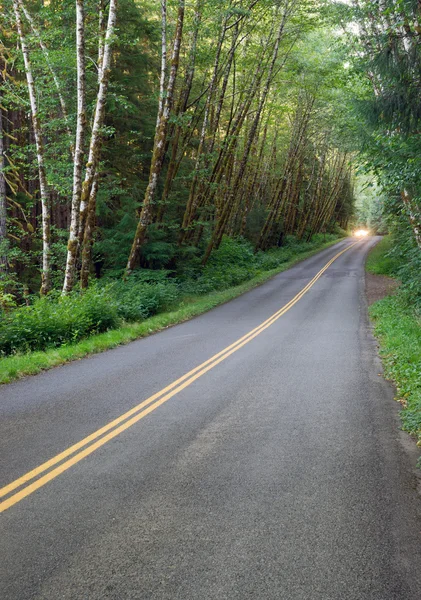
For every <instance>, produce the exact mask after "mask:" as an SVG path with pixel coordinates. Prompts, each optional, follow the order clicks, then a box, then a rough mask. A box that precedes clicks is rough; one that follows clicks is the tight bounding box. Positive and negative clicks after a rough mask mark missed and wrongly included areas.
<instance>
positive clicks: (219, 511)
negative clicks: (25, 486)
mask: <svg viewBox="0 0 421 600" xmlns="http://www.w3.org/2000/svg"><path fill="white" fill-rule="evenodd" d="M376 241H377V239H376V238H370V239H368V240H364V241H362V242H360V243H359V244H358V245H356V246H354V247H353V248H351V249H350V250H348V251H347V252H346V253H344V254H343V255H342V256H341V257H340V258H338V259H337V260H336V261H335V262H334V263H333V264H332V265H331V266H330V267H329V269H328V270H327V271H326V272H325V273H324V274H323V276H322V277H321V278H320V279H319V280H318V281H317V282H316V283H315V285H314V286H313V287H312V288H311V289H310V291H309V292H308V293H307V294H305V296H304V297H303V298H302V299H301V300H300V301H299V302H298V303H297V304H295V305H294V306H293V307H292V308H291V310H289V311H288V312H287V313H286V314H285V315H283V316H282V317H281V318H280V319H279V320H277V321H276V322H275V323H274V324H273V325H271V326H270V327H269V328H268V329H266V330H265V331H264V332H262V333H261V334H260V335H259V336H258V337H256V338H255V339H253V340H252V341H251V342H250V343H248V344H247V345H245V346H244V347H242V348H240V349H239V350H238V351H237V352H235V353H234V354H232V355H231V356H229V357H228V358H227V359H226V360H224V361H223V362H221V363H220V364H218V365H217V366H215V367H214V368H213V369H212V370H210V371H209V372H207V373H206V374H204V375H203V376H202V377H200V378H199V379H197V380H196V381H194V382H193V383H192V384H191V385H189V386H188V387H186V388H185V389H184V390H182V391H181V392H180V393H178V394H177V395H176V396H174V397H173V398H171V399H170V400H168V401H167V402H166V403H165V404H163V405H162V406H160V407H159V408H157V409H156V410H155V411H153V412H151V413H150V414H149V415H148V416H146V417H145V418H144V419H142V420H141V421H139V422H138V423H136V424H135V425H133V426H132V427H130V428H129V429H127V430H126V431H124V432H123V433H121V434H120V435H119V436H117V437H116V438H114V439H113V440H111V441H109V442H108V443H107V444H105V445H103V446H102V447H100V448H98V449H97V450H96V451H95V452H94V453H93V454H91V455H90V456H88V457H87V458H85V459H83V460H81V461H80V462H78V463H77V464H75V465H74V466H73V467H72V468H70V469H69V470H67V471H66V472H64V473H63V474H61V475H60V476H58V477H57V478H55V479H53V480H52V481H50V482H49V483H47V484H46V485H44V486H43V487H41V488H40V489H38V490H37V491H35V492H34V493H33V494H31V495H29V496H28V497H26V498H24V499H23V500H21V501H20V502H19V503H17V504H15V505H14V506H11V507H10V508H9V509H8V510H6V511H5V512H3V513H2V514H1V516H0V520H1V524H0V528H1V529H0V577H1V585H0V595H1V597H2V598H3V599H4V600H26V599H35V598H36V599H38V600H59V599H66V600H97V599H98V600H102V599H113V600H126V599H139V600H140V599H142V600H158V599H159V600H176V599H180V600H181V599H182V600H202V599H203V600H208V599H209V600H224V599H227V600H236V599H238V600H240V599H241V600H245V599H247V598H250V599H254V600H255V599H262V600H272V599H273V600H275V599H276V600H392V599H393V600H395V599H396V600H420V598H421V498H420V495H419V487H420V479H419V477H418V476H417V474H416V471H415V468H414V462H415V455H416V452H415V445H413V444H412V442H410V441H409V440H408V438H407V437H406V436H405V435H404V434H403V433H402V432H400V431H399V421H398V416H397V404H396V403H395V402H394V400H393V395H394V393H393V389H392V387H391V385H390V384H389V383H387V382H386V381H385V380H384V379H383V378H382V377H381V376H379V374H380V373H381V365H380V361H379V359H378V357H377V354H376V344H375V341H374V339H373V337H372V334H371V327H370V324H369V322H368V319H367V311H366V301H365V297H364V261H365V257H366V254H367V251H368V249H369V248H370V247H371V246H372V245H373V244H374V243H375V242H376ZM352 243H353V240H349V239H347V240H344V241H342V242H340V243H339V244H337V245H336V246H334V247H332V248H330V249H327V250H324V251H323V252H321V253H319V254H318V255H316V256H314V257H312V258H310V259H308V260H306V261H304V262H302V263H300V264H298V265H297V266H295V267H294V268H292V269H290V270H288V271H286V272H284V273H282V274H280V275H278V276H276V277H275V278H274V279H272V280H271V281H269V282H267V283H266V284H264V285H262V286H261V287H259V288H256V289H255V290H253V291H251V292H248V293H247V294H244V295H243V296H241V297H240V298H238V299H236V300H233V301H231V302H229V303H228V304H225V305H223V306H221V307H218V308H216V309H214V310H212V311H211V312H209V313H207V314H205V315H202V316H201V317H198V318H196V319H193V320H192V321H189V322H187V323H184V324H182V325H179V326H176V327H173V328H171V329H168V330H166V331H164V332H161V333H159V334H156V335H153V336H151V337H149V338H146V339H143V340H140V341H138V342H133V343H131V344H129V345H127V346H123V347H120V348H117V349H115V350H112V351H109V352H105V353H103V354H100V355H96V356H93V357H91V358H87V359H84V360H82V361H78V362H75V363H71V364H68V365H65V366H63V367H60V368H57V369H54V370H51V371H48V372H45V373H42V374H40V375H38V376H36V377H31V378H27V379H24V380H21V381H18V382H16V383H13V384H10V385H6V386H3V387H1V388H0V398H1V399H0V456H1V465H0V485H6V484H8V483H10V482H11V481H13V480H15V479H16V478H18V477H20V476H21V475H23V474H24V473H26V472H28V471H29V470H31V469H34V468H35V467H37V466H38V465H40V464H41V463H43V462H44V461H46V460H48V459H50V458H51V457H53V456H55V455H56V454H57V453H59V452H61V451H63V450H64V449H65V448H67V447H68V446H70V445H72V444H74V443H76V442H78V441H79V440H81V439H82V438H84V437H85V436H87V435H89V434H91V433H92V432H93V431H95V430H96V429H98V428H100V427H102V426H104V425H105V424H107V423H108V422H109V421H111V420H112V419H114V418H116V417H118V416H119V415H121V414H122V413H124V412H125V411H127V410H129V409H131V408H132V407H133V406H135V405H137V404H138V403H139V402H141V401H142V400H144V399H145V398H147V397H149V396H150V395H151V394H154V393H155V392H158V391H159V390H161V389H162V388H164V387H165V386H167V385H168V384H170V383H171V382H172V381H174V380H175V379H177V378H178V377H181V376H182V375H184V374H185V373H186V372H188V371H190V370H191V369H192V368H194V367H196V366H197V365H199V364H200V363H202V362H203V361H206V360H207V359H208V358H209V357H211V356H212V355H214V354H215V353H217V352H219V351H220V350H222V349H224V348H225V347H227V346H229V345H230V344H232V343H233V342H235V341H236V340H237V339H238V338H240V337H241V336H243V335H245V334H247V333H248V332H249V331H250V330H252V329H253V328H254V327H256V326H258V325H259V324H260V323H261V322H262V321H264V320H265V319H267V318H268V317H270V316H271V315H272V314H273V313H275V312H276V311H277V310H278V309H279V308H280V307H282V306H283V305H285V304H286V303H287V302H288V301H289V300H291V298H293V297H294V296H295V294H297V293H298V292H299V291H300V290H301V289H302V288H303V287H304V286H305V285H306V284H307V283H308V282H309V281H310V280H311V278H312V277H313V276H314V275H315V274H316V273H317V272H318V271H319V269H321V268H322V267H323V266H324V265H325V264H326V263H327V262H328V261H329V260H330V258H332V257H333V256H334V255H335V254H336V253H337V252H339V251H340V250H341V249H344V248H345V247H346V246H348V245H350V244H352Z"/></svg>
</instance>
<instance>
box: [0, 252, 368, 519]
mask: <svg viewBox="0 0 421 600" xmlns="http://www.w3.org/2000/svg"><path fill="white" fill-rule="evenodd" d="M356 244H358V242H355V243H354V244H351V245H349V246H347V247H346V248H345V249H344V250H341V252H338V254H336V255H335V256H334V257H333V258H332V259H331V260H330V261H329V262H328V263H327V264H326V265H325V266H324V267H323V268H322V269H320V271H319V272H318V273H317V275H315V276H314V277H313V279H312V280H311V281H310V282H309V283H308V284H307V285H306V286H305V287H304V288H303V289H302V290H301V291H300V292H299V293H298V294H297V295H296V296H295V297H294V298H293V299H292V300H290V301H289V302H288V303H287V304H285V306H283V307H282V308H280V309H279V310H278V311H277V312H276V313H274V314H273V315H272V316H271V317H269V318H268V319H266V321H264V322H263V323H261V324H260V325H259V326H258V327H256V328H255V329H253V330H252V331H250V332H249V333H247V334H246V335H244V336H243V337H241V338H240V339H238V340H237V341H236V342H234V343H233V344H231V345H230V346H227V347H226V348H224V349H223V350H221V352H218V354H215V355H214V356H212V357H211V358H209V359H208V360H207V361H205V362H203V363H202V364H201V365H199V366H197V367H195V368H194V369H192V370H191V371H189V372H188V373H186V374H185V375H183V376H182V377H180V378H179V379H177V380H176V381H173V382H172V383H170V385H168V386H167V387H165V388H164V389H162V390H160V391H159V392H157V393H156V394H153V395H152V396H150V397H149V398H147V399H146V400H144V401H143V402H141V403H140V404H138V405H137V406H135V407H134V408H132V409H130V410H129V411H127V412H126V413H124V414H123V415H121V416H120V417H118V418H117V419H114V420H113V421H111V422H110V423H108V424H107V425H105V426H104V427H101V429H98V430H97V431H94V433H91V435H88V436H87V437H85V438H84V439H83V440H80V442H77V443H76V444H73V446H70V447H69V448H67V449H66V450H64V451H63V452H60V454H57V455H56V456H54V457H53V458H50V460H47V462H44V463H43V464H42V465H39V466H38V467H36V468H35V469H33V470H32V471H28V473H25V475H22V477H19V479H16V480H15V481H12V482H11V483H9V484H8V485H6V486H5V487H3V488H1V489H0V498H4V497H5V496H9V497H8V498H6V499H5V500H3V501H2V502H0V512H3V511H5V510H7V509H8V508H10V507H11V506H13V505H14V504H17V503H18V502H20V501H21V500H23V498H26V497H27V496H29V495H30V494H32V493H33V492H35V491H36V490H38V489H39V488H41V487H43V486H44V485H45V484H46V483H48V482H49V481H51V480H53V479H55V478H56V477H58V475H61V474H62V473H64V472H65V471H67V470H68V469H70V467H72V466H73V465H75V464H77V463H78V462H80V461H81V460H82V459H83V458H85V457H87V456H89V455H90V454H92V453H93V452H95V450H97V449H98V448H101V446H104V444H106V443H107V442H109V441H110V440H112V439H114V438H115V437H117V436H118V435H120V433H123V431H126V429H129V427H131V426H132V425H134V424H135V423H137V422H138V421H140V420H141V419H143V418H144V417H146V416H147V415H148V414H149V413H151V412H153V411H154V410H156V409H157V408H158V407H159V406H161V405H162V404H164V403H165V402H167V401H168V400H170V398H172V397H173V396H175V395H176V394H178V393H179V392H181V391H182V390H184V389H185V388H186V387H188V386H189V385H191V384H192V383H193V382H194V381H196V379H199V377H202V375H204V374H205V373H207V372H208V371H210V370H211V369H213V368H214V367H216V365H218V364H219V363H220V362H222V361H224V360H225V359H227V358H228V357H229V356H231V354H234V352H237V350H239V349H240V348H242V347H243V346H245V345H246V344H248V343H249V342H251V340H253V339H254V338H255V337H257V336H258V335H260V334H261V333H262V332H263V331H264V330H265V329H267V328H268V327H270V326H271V325H273V323H275V321H277V320H278V319H279V318H280V317H282V315H284V314H285V313H286V312H287V311H288V310H289V309H290V308H292V307H293V306H294V304H296V303H297V302H298V301H299V300H300V299H301V298H302V297H303V296H304V294H306V293H307V292H308V291H309V289H310V288H311V287H313V285H314V284H315V283H316V281H317V280H318V279H320V277H321V276H322V275H323V273H324V272H325V271H326V270H327V269H328V268H329V267H330V265H331V264H332V263H333V262H334V261H335V260H337V259H338V258H339V257H340V256H341V255H342V254H343V253H344V252H346V251H347V250H349V249H350V248H352V247H353V246H355V245H356ZM56 465H58V466H56ZM53 467H55V468H53ZM34 480H35V481H34ZM18 488H22V489H20V490H19V491H17V492H15V493H13V494H12V492H14V491H15V490H17V489H18ZM9 494H11V495H9Z"/></svg>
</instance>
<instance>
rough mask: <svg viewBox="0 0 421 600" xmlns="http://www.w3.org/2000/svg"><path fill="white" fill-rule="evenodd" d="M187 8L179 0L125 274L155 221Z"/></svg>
mask: <svg viewBox="0 0 421 600" xmlns="http://www.w3.org/2000/svg"><path fill="white" fill-rule="evenodd" d="M184 5H185V2H184V0H179V8H178V15H177V26H176V31H175V37H174V44H173V50H172V57H171V70H170V75H169V79H168V86H167V94H166V98H165V103H164V108H163V111H162V115H161V118H160V119H159V124H157V131H156V134H155V141H154V148H153V154H152V162H151V167H150V171H149V183H148V187H147V188H146V192H145V197H144V200H143V206H142V209H141V211H140V216H139V223H138V225H137V229H136V233H135V236H134V240H133V244H132V248H131V250H130V254H129V259H128V261H127V267H126V275H129V274H130V273H131V271H133V269H134V267H135V264H136V260H137V257H138V253H139V249H140V247H141V246H142V245H143V243H144V241H145V238H146V233H147V229H148V227H149V225H150V223H151V222H152V208H153V201H154V198H155V193H156V188H157V185H158V178H159V175H160V174H161V171H162V166H163V163H164V156H165V148H166V141H167V134H168V124H169V119H170V114H171V109H172V105H173V98H174V89H175V83H176V79H177V72H178V65H179V61H180V48H181V40H182V36H183V24H184Z"/></svg>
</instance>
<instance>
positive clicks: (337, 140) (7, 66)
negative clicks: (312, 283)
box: [0, 0, 421, 351]
mask: <svg viewBox="0 0 421 600" xmlns="http://www.w3.org/2000/svg"><path fill="white" fill-rule="evenodd" d="M0 7H1V12H2V18H1V20H0V302H1V307H2V318H3V321H4V323H6V321H7V326H8V329H9V331H11V321H10V319H11V317H10V313H11V312H13V311H14V310H15V308H16V307H17V306H18V305H28V306H29V305H30V306H32V305H33V304H34V301H35V299H36V297H37V296H38V293H39V291H40V292H41V295H42V296H47V297H48V298H52V299H53V301H55V302H56V303H57V299H58V297H59V296H60V295H61V296H62V300H61V302H62V305H64V304H65V301H64V298H65V297H69V296H71V297H74V296H75V294H79V292H78V291H77V290H79V289H81V290H86V288H88V286H89V287H90V288H91V289H92V288H93V287H94V288H95V290H96V292H95V293H96V294H97V296H98V294H99V295H100V296H101V295H102V296H101V297H102V300H101V301H102V302H103V303H105V304H107V302H108V300H107V294H108V295H109V294H111V292H112V293H113V294H114V297H115V296H117V297H118V298H121V297H122V296H124V295H126V297H127V298H129V299H130V301H129V300H127V302H125V307H126V308H124V309H122V308H121V306H120V308H119V307H118V306H117V308H116V311H117V312H116V314H117V313H118V314H119V316H120V317H123V318H125V319H130V318H131V319H136V318H140V317H141V316H142V315H143V316H144V315H147V314H150V312H151V311H150V310H149V312H148V309H147V306H146V305H148V302H149V304H151V303H152V304H153V302H154V301H155V304H156V305H158V304H159V303H160V302H161V297H160V294H161V292H162V289H163V284H164V282H165V284H166V286H164V287H165V290H166V291H165V293H164V292H162V294H161V295H163V297H164V300H165V301H168V298H170V299H171V298H173V297H175V296H177V294H179V293H180V286H181V287H182V288H183V289H186V288H189V286H190V288H189V289H194V291H197V290H199V288H200V291H207V290H211V289H217V288H218V286H219V287H221V286H222V285H225V286H227V285H233V284H236V283H239V282H241V281H243V280H245V279H246V278H247V277H248V276H250V273H251V272H255V270H256V269H257V268H261V266H262V264H265V265H266V266H268V265H269V266H273V267H274V266H276V264H277V260H278V259H277V258H276V251H275V250H274V249H281V250H282V248H284V249H286V250H287V253H288V251H289V250H288V249H291V248H293V247H294V245H295V246H296V245H297V244H300V243H307V244H311V242H312V240H313V242H314V240H317V239H318V238H317V236H318V235H319V236H320V235H322V236H324V238H326V236H329V235H340V234H341V232H344V231H345V230H348V229H349V228H350V227H351V226H353V225H354V224H356V221H359V223H360V224H361V225H368V226H369V227H370V229H371V231H372V232H376V231H380V232H382V233H383V232H385V231H387V230H393V231H394V232H395V239H396V245H395V246H396V247H395V251H396V252H397V253H400V254H401V255H402V256H404V257H405V260H404V261H403V262H404V263H405V268H406V275H405V269H404V270H403V272H402V278H403V279H405V277H406V279H407V280H408V281H409V280H410V279H411V277H413V275H411V274H410V273H413V272H414V269H415V270H416V271H417V273H419V272H420V270H421V261H420V248H421V229H420V227H421V226H420V223H421V217H420V213H421V209H420V206H421V203H420V183H421V180H420V175H421V163H420V161H421V158H420V156H421V153H420V148H419V145H420V142H419V130H420V123H419V121H420V117H421V103H420V93H419V92H420V73H421V69H420V35H421V27H420V25H419V21H418V19H419V13H420V6H419V3H418V2H417V1H416V0H399V1H398V2H396V1H394V2H392V1H391V0H372V1H366V0H352V1H350V0H349V1H347V2H342V3H340V2H337V3H336V2H330V1H327V0H226V1H224V2H221V1H220V0H191V1H184V0H162V2H153V1H151V0H142V1H139V0H118V1H117V0H76V1H75V2H74V1H69V0H52V1H51V2H43V1H33V0H1V1H0ZM356 196H357V207H358V210H357V213H356V210H355V198H356ZM265 261H266V262H265ZM253 269H254V271H253ZM234 272H235V274H234ZM122 281H124V283H121V282H122ZM98 282H100V283H98ZM98 286H99V287H98ZM107 286H108V287H107ZM136 286H137V287H136ZM148 286H149V288H153V290H152V291H151V289H149V288H148ZM159 286H161V287H159ZM195 286H196V287H195ZM412 288H413V294H414V298H415V297H416V298H418V297H419V296H420V294H421V293H420V291H419V286H418V287H417V285H416V284H414V285H413V286H412ZM99 289H100V290H102V291H100V292H98V290H99ZM159 289H160V290H161V292H159V293H158V290H159ZM104 290H106V292H104ZM148 290H149V291H148ZM86 294H87V293H86V292H85V296H84V297H85V300H83V302H84V303H85V305H87V304H88V303H89V301H91V302H92V303H93V304H95V303H97V304H96V305H95V306H96V308H95V311H96V310H99V312H101V311H100V309H99V308H98V306H99V305H100V304H101V302H100V301H99V300H98V298H97V296H95V294H94V292H92V293H91V296H89V294H88V295H86ZM142 294H143V295H142ZM145 294H146V296H145ZM148 294H149V296H148ZM94 296H95V298H96V299H95V300H94V299H93V298H94ZM140 297H142V303H141V307H140V305H139V300H138V299H139V298H140ZM146 297H147V298H149V300H148V299H147V298H146ZM89 298H91V300H89ZM127 298H126V299H127ZM145 298H146V300H145ZM157 298H158V299H157ZM49 302H50V304H51V301H49ZM74 302H76V303H77V302H79V300H74ZM80 302H82V301H80ZM98 303H99V304H98ZM108 303H109V302H108ZM117 304H118V303H117ZM128 305H130V310H129V309H127V306H128ZM38 306H42V307H43V308H42V309H40V310H42V311H46V310H47V309H46V308H45V306H46V304H45V303H44V304H42V303H41V304H38ZM75 306H76V304H72V305H70V304H69V308H68V310H69V311H70V312H73V313H74V314H76V313H75V310H76V309H75ZM101 306H102V305H101ZM145 306H146V308H145ZM136 307H137V308H136ZM48 310H49V311H50V313H51V314H50V313H49V314H50V316H51V319H50V320H57V318H58V317H57V313H56V312H54V311H55V309H54V310H53V309H52V308H51V306H49V308H48ZM81 310H82V309H81ZM101 310H103V312H104V311H105V312H106V309H105V308H104V307H103V308H102V309H101ZM92 311H94V309H92ZM95 311H94V312H95ZM119 311H120V312H119ZM142 311H143V312H142ZM76 312H77V311H76ZM82 312H83V311H82ZM42 314H43V315H44V316H43V319H44V321H45V312H42ZM60 314H61V313H60ZM81 314H82V313H81ZM101 314H102V313H101ZM54 315H55V316H54ZM114 316H115V315H114ZM19 318H20V317H19ZM22 318H23V317H22ZM25 318H26V317H25ZM28 318H29V317H28ZM32 318H33V317H31V319H32ZM59 318H61V317H59ZM80 318H81V317H80ZM92 318H93V317H92V315H91V316H89V318H88V317H87V319H88V321H89V319H91V321H92ZM101 319H102V321H101V327H99V326H98V319H96V320H95V319H93V320H94V321H95V323H96V324H95V325H93V326H92V327H91V329H89V327H88V326H87V330H86V331H90V330H99V329H101V328H106V327H109V326H112V325H113V324H115V319H114V317H113V318H111V317H110V318H108V317H106V316H104V314H103V315H102V317H101ZM113 319H114V320H113ZM82 320H83V319H82ZM91 321H89V322H91ZM4 327H5V325H4ZM69 327H70V326H69ZM71 330H72V331H73V332H74V331H75V329H74V327H73V329H72V328H71ZM77 331H78V332H79V333H80V332H82V333H80V335H82V334H83V333H84V332H85V333H86V331H85V329H84V328H83V327H82V326H81V327H79V329H77ZM79 333H78V334H77V335H79ZM10 335H11V334H10ZM10 335H9V338H10ZM13 335H15V337H16V336H17V338H19V335H18V333H16V332H15V333H14V334H13ZM13 335H12V338H13ZM36 335H39V333H37V334H36ZM60 335H61V334H60ZM72 335H75V336H76V333H72ZM49 336H50V337H49ZM9 338H8V339H9ZM53 338H54V335H53V334H52V332H49V333H48V334H47V336H46V340H47V341H48V339H53ZM13 339H14V338H13ZM13 339H11V338H10V339H9V341H8V342H7V344H5V346H4V348H5V349H6V350H7V351H13V350H14V349H16V348H19V347H20V346H19V343H18V342H16V343H15V342H14V341H13ZM58 339H60V340H61V339H62V338H61V337H60V336H59V338H58ZM63 339H64V338H63ZM47 341H46V342H45V343H46V344H47ZM25 343H26V344H28V342H27V341H26V342H25ZM28 347H30V346H28Z"/></svg>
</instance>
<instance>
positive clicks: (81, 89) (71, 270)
mask: <svg viewBox="0 0 421 600" xmlns="http://www.w3.org/2000/svg"><path fill="white" fill-rule="evenodd" d="M76 59H77V126H76V143H75V157H74V164H73V192H72V209H71V217H70V232H69V241H68V243H67V261H66V271H65V275H64V284H63V294H68V293H70V292H71V291H72V289H73V285H74V280H75V271H76V259H77V254H78V246H79V243H78V239H79V238H78V227H79V212H80V201H81V195H82V171H83V157H84V141H85V128H86V71H85V7H84V0H76Z"/></svg>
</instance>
